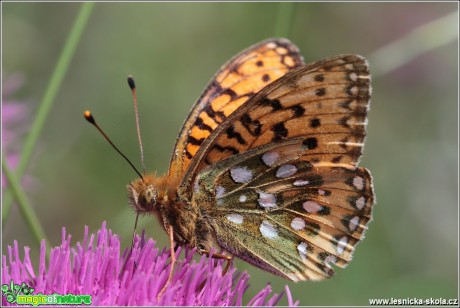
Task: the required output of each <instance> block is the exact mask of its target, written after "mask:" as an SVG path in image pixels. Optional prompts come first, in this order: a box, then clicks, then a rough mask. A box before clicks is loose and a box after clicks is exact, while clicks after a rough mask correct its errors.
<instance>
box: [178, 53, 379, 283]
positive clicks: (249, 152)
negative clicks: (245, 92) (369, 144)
mask: <svg viewBox="0 0 460 308" xmlns="http://www.w3.org/2000/svg"><path fill="white" fill-rule="evenodd" d="M369 100H370V74H369V69H368V65H367V62H366V61H365V60H364V59H363V58H362V57H360V56H357V55H342V56H338V57H333V58H329V59H325V60H323V61H318V62H316V63H313V64H310V65H307V66H302V67H299V68H297V69H295V70H292V71H290V72H289V73H287V74H286V75H285V76H283V77H282V78H280V79H278V80H277V81H275V82H273V83H272V84H270V85H268V86H267V87H265V88H264V89H262V90H261V91H260V92H259V93H258V94H257V95H255V96H254V97H252V98H251V99H250V100H249V101H248V102H247V103H246V104H245V105H244V106H242V107H240V108H239V109H238V110H236V111H235V112H234V113H233V114H232V115H231V116H230V117H229V118H227V119H226V120H225V121H224V122H223V123H221V124H220V125H219V126H218V127H217V128H216V129H215V130H214V132H213V133H212V134H211V136H210V137H209V138H208V139H207V140H206V141H204V143H203V144H202V145H201V148H200V149H199V150H198V152H197V153H196V155H195V157H194V158H193V160H192V162H191V164H190V166H189V168H188V170H187V172H186V173H185V175H184V179H183V182H182V183H181V185H180V186H179V189H178V193H179V196H180V197H181V198H182V199H184V200H191V202H192V204H196V205H200V206H201V205H203V204H206V202H210V203H211V204H212V205H211V206H210V207H209V208H207V215H208V216H209V218H208V219H209V221H210V223H211V224H212V225H213V226H214V230H215V233H216V239H217V242H218V244H219V246H220V247H222V248H224V249H225V250H227V251H229V252H230V253H232V254H235V255H237V256H238V257H240V258H242V259H244V260H246V261H248V262H249V263H252V264H254V265H256V266H258V267H260V268H263V269H265V270H267V271H269V272H272V273H275V274H278V275H281V276H283V277H286V278H288V279H291V280H293V281H300V280H320V279H324V278H327V277H330V276H332V274H333V269H332V267H331V266H330V264H336V265H338V266H340V267H344V266H346V265H347V264H348V263H349V262H350V260H351V258H352V254H353V251H354V248H355V246H356V245H357V243H358V242H359V241H360V240H361V239H362V238H363V236H364V231H365V230H366V229H367V224H368V222H369V221H370V219H371V217H372V213H371V212H372V205H373V203H374V192H373V188H372V178H371V176H370V173H369V172H368V170H367V169H365V168H359V167H357V164H358V161H359V158H360V157H361V153H362V147H363V142H364V138H365V135H366V125H367V111H368V107H369ZM209 200H211V201H209Z"/></svg>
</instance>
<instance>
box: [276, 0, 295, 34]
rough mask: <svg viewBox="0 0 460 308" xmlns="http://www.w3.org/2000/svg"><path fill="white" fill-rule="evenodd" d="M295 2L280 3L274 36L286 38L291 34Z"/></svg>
mask: <svg viewBox="0 0 460 308" xmlns="http://www.w3.org/2000/svg"><path fill="white" fill-rule="evenodd" d="M295 4H296V3H295V2H280V3H279V9H278V16H277V18H276V27H275V36H276V37H288V36H289V35H290V33H291V28H292V20H293V15H294V7H295Z"/></svg>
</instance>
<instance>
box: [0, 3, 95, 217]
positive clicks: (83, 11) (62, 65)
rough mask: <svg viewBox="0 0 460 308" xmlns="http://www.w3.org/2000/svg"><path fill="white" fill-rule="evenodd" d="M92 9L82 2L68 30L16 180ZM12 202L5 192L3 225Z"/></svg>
mask: <svg viewBox="0 0 460 308" xmlns="http://www.w3.org/2000/svg"><path fill="white" fill-rule="evenodd" d="M93 7H94V3H91V2H84V3H82V5H81V7H80V12H79V13H78V15H77V17H76V19H75V21H74V24H73V26H72V29H71V30H70V33H69V36H68V37H67V41H66V42H65V45H64V49H63V50H62V52H61V55H60V56H59V59H58V61H57V63H56V66H55V68H54V72H53V74H52V76H51V79H50V82H49V84H48V87H47V89H46V91H45V94H44V95H43V98H42V100H41V103H40V105H39V108H38V110H37V112H36V116H35V119H34V122H33V124H32V127H31V129H30V133H29V135H28V136H27V139H26V140H25V143H24V148H23V151H22V155H21V159H20V161H19V165H18V168H17V169H16V177H17V178H18V179H21V178H22V176H23V175H24V172H25V170H26V168H27V165H28V163H29V161H30V157H31V155H32V153H33V150H34V148H35V145H36V143H37V140H38V137H39V136H40V134H41V132H42V129H43V126H44V124H45V122H46V118H47V116H48V113H49V111H50V109H51V107H52V106H53V103H54V99H55V97H56V94H57V93H58V91H59V88H60V86H61V83H62V81H63V79H64V77H65V75H66V73H67V70H68V68H69V64H70V62H71V60H72V57H73V55H74V53H75V50H76V49H77V46H78V43H79V41H80V38H81V34H82V33H83V30H84V29H85V27H86V25H87V23H88V19H89V16H90V15H91V12H92V10H93ZM12 202H13V198H12V196H11V193H10V192H8V191H5V195H4V198H3V210H2V222H3V223H5V222H6V221H7V219H8V216H9V213H10V209H11V205H12Z"/></svg>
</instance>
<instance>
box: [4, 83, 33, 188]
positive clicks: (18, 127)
mask: <svg viewBox="0 0 460 308" xmlns="http://www.w3.org/2000/svg"><path fill="white" fill-rule="evenodd" d="M22 84H23V80H22V77H21V76H20V75H13V76H11V77H9V78H7V79H6V81H5V82H4V83H3V93H2V149H3V153H4V154H5V155H6V157H4V159H6V162H7V165H8V166H9V168H10V169H13V170H14V169H15V168H16V166H17V164H18V163H19V159H20V149H21V146H22V144H21V141H22V135H23V134H24V133H25V132H26V130H27V128H28V126H29V125H28V123H27V118H28V116H29V114H28V109H27V107H26V105H25V104H24V102H21V101H16V100H12V99H11V96H13V95H14V93H15V92H16V91H17V90H18V89H19V88H20V87H21V86H22ZM27 181H30V179H28V180H27ZM6 186H7V182H6V179H5V177H4V176H3V172H2V188H4V187H6Z"/></svg>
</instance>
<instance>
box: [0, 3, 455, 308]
mask: <svg viewBox="0 0 460 308" xmlns="http://www.w3.org/2000/svg"><path fill="white" fill-rule="evenodd" d="M81 5H82V4H81V3H3V16H2V24H3V33H2V35H3V50H2V55H3V71H2V73H3V79H2V80H3V81H2V82H3V85H5V83H6V82H8V81H10V82H15V80H16V79H17V77H18V76H20V77H21V78H22V79H23V82H22V84H21V86H20V87H19V89H18V90H17V91H15V92H14V93H9V94H8V97H6V98H5V97H3V104H5V102H6V101H19V102H21V104H23V105H25V106H26V107H27V109H28V110H27V112H26V113H24V115H25V118H24V119H23V120H24V122H23V123H22V124H23V126H24V127H26V129H27V128H30V125H31V122H32V121H33V119H34V116H35V113H36V110H37V108H38V105H39V103H40V101H41V100H42V97H43V95H44V93H45V90H46V88H47V87H48V83H49V80H50V78H51V75H52V72H53V70H54V69H55V66H56V62H57V59H58V57H59V55H60V53H61V51H62V49H63V46H64V44H65V41H66V38H67V37H68V35H69V31H70V29H71V27H72V24H73V22H74V20H75V18H76V16H77V15H78V12H79V10H80V7H81ZM284 9H286V8H284ZM287 9H288V10H289V7H288V8H287ZM292 9H293V12H292V15H291V16H289V15H286V14H284V15H283V14H282V13H281V14H280V10H281V11H282V10H283V8H282V7H281V6H280V4H278V3H97V4H96V5H95V7H94V10H93V11H92V14H91V15H90V17H89V21H88V24H87V27H86V29H85V30H84V32H83V34H82V36H81V40H80V42H79V44H78V46H77V49H76V51H75V54H74V57H73V58H72V61H71V64H70V67H69V69H68V71H67V73H66V75H65V78H64V79H63V82H62V85H61V87H60V88H59V91H58V93H57V96H56V98H55V101H54V105H53V107H52V109H51V112H50V114H49V116H48V117H47V119H46V123H45V125H44V129H43V131H42V133H41V134H40V136H39V139H38V143H37V146H36V147H35V149H34V152H33V155H32V158H31V161H30V164H29V167H28V169H27V174H28V180H27V181H26V183H25V184H24V185H25V186H26V188H25V189H26V192H27V196H28V198H29V200H30V202H31V204H32V206H33V208H34V210H35V212H36V214H37V216H38V217H39V219H40V222H41V223H42V225H43V226H44V229H45V232H46V234H47V236H48V238H49V239H50V241H51V243H52V245H57V244H58V243H60V237H61V227H62V226H65V227H66V229H67V230H68V232H69V233H71V234H72V235H73V241H74V243H75V242H76V241H77V240H80V239H81V238H82V236H83V227H84V226H85V225H88V226H89V227H90V230H91V231H95V230H96V229H97V228H99V227H100V225H101V223H102V221H104V220H106V221H107V223H108V227H109V228H111V229H112V230H113V231H114V232H116V233H118V234H120V235H121V236H122V239H123V247H126V246H128V245H129V242H130V240H131V235H130V233H131V230H132V227H133V224H134V218H135V215H134V213H133V212H132V210H131V209H130V208H129V206H128V204H127V192H126V188H125V187H126V184H127V183H128V182H129V181H131V180H133V179H135V178H136V174H135V173H134V172H133V171H132V170H131V169H130V167H129V166H128V165H127V164H126V163H125V162H124V161H123V160H122V159H121V158H120V157H119V156H118V155H117V154H116V153H115V152H114V151H113V150H112V149H111V148H110V146H109V145H108V144H107V143H106V142H105V140H103V138H102V137H101V136H100V135H99V134H98V133H97V132H96V130H95V129H94V128H93V127H91V126H90V125H89V124H88V123H86V122H85V121H84V119H83V116H82V112H83V110H85V109H91V110H92V111H93V113H94V115H95V116H96V118H97V120H98V122H99V124H100V125H101V126H102V127H103V128H104V129H105V130H106V132H107V134H108V135H109V136H111V138H112V139H113V141H114V142H115V143H116V144H117V145H118V146H119V147H120V148H121V149H122V151H123V152H125V154H126V155H127V156H128V157H130V158H131V159H132V160H133V162H134V163H135V165H138V166H139V165H140V163H139V148H138V144H137V138H136V134H135V121H134V115H133V107H132V103H131V95H130V91H129V88H128V86H127V84H126V76H127V75H128V74H132V75H134V76H135V79H136V83H137V87H138V95H139V102H140V107H139V108H140V122H141V131H142V134H143V140H144V150H145V156H146V162H145V163H146V166H147V169H148V170H152V171H154V170H156V171H157V172H158V173H159V174H162V173H164V172H166V170H167V167H168V163H169V157H170V155H171V152H172V147H173V145H174V142H175V138H176V135H177V133H178V132H179V128H180V126H181V124H182V123H183V121H184V119H185V117H186V116H187V114H188V112H189V110H190V108H191V106H192V104H193V103H194V101H195V100H196V98H197V97H198V96H199V95H200V93H201V91H202V90H203V89H204V88H205V86H206V85H207V82H208V81H209V79H210V78H211V76H213V74H214V73H215V72H216V71H217V70H218V69H219V67H220V65H222V64H223V63H225V62H226V61H227V60H228V59H229V58H230V57H232V56H233V55H235V54H236V53H238V52H239V51H241V50H242V49H244V48H246V47H248V46H250V45H252V44H255V43H257V42H259V41H261V40H263V39H266V38H268V37H273V36H275V35H280V34H282V35H284V36H287V37H288V38H289V39H290V40H291V41H292V42H294V43H295V44H297V45H298V46H299V48H300V50H301V51H302V54H303V55H304V58H305V61H306V62H307V63H308V62H312V61H316V60H319V59H321V58H325V57H328V56H333V55H337V54H341V53H358V54H361V55H363V56H365V57H367V58H368V59H369V61H370V65H371V73H372V75H373V80H372V84H373V98H372V104H371V111H370V113H369V126H368V138H367V143H366V147H365V155H364V158H363V160H362V162H361V166H365V167H367V168H369V169H370V170H371V172H372V174H373V176H374V181H375V190H376V194H377V204H376V206H375V212H374V221H373V222H372V223H371V224H370V229H369V230H368V232H367V234H366V239H365V240H364V241H363V243H361V244H360V245H359V246H358V249H357V250H356V253H355V256H354V260H353V262H352V263H351V264H350V266H349V267H348V268H346V269H337V274H336V276H335V277H334V278H333V279H330V280H328V281H323V282H304V283H297V284H295V283H289V282H287V281H286V280H283V279H281V278H278V277H275V276H273V275H271V274H268V273H265V272H263V271H261V270H258V269H256V268H254V267H252V266H250V265H248V264H246V263H245V262H242V261H237V262H236V265H237V267H238V268H239V269H241V270H247V271H248V272H249V273H250V274H251V276H252V278H251V288H250V289H249V291H248V296H250V295H252V294H254V293H255V292H257V291H258V290H260V289H261V288H262V287H263V286H264V285H265V284H266V283H267V282H271V283H272V286H273V289H274V290H275V291H277V292H279V291H282V289H283V286H284V285H285V284H289V286H290V287H291V290H292V293H293V297H294V298H295V299H300V303H301V304H302V305H312V306H317V305H367V304H368V299H369V298H391V297H393V298H413V297H418V298H430V297H432V298H439V297H444V298H456V297H458V295H457V294H458V293H457V292H458V203H457V196H458V194H457V191H458V160H457V159H458V142H457V141H458V135H457V134H458V132H457V128H458V118H457V115H458V70H457V69H458V60H457V56H458V33H457V21H458V19H457V18H458V13H456V12H458V11H457V10H458V5H457V3H297V4H295V5H294V6H293V7H292ZM279 16H285V17H286V16H287V17H288V18H287V24H286V25H287V26H286V27H283V25H282V23H283V21H282V18H281V19H280V17H279ZM280 20H281V21H280ZM280 23H281V26H280ZM11 80H13V81H11ZM4 94H5V93H4ZM3 108H5V105H3ZM3 124H4V125H5V121H4V123H3ZM4 134H5V132H4ZM25 137H26V135H25V134H23V135H22V136H21V138H19V139H15V140H14V142H15V143H16V146H18V145H19V146H21V142H22V141H23V140H24V138H25ZM10 148H11V145H5V144H3V150H4V151H6V152H7V154H9V153H8V151H9V149H10ZM4 184H5V183H4ZM141 228H146V230H147V233H148V235H150V236H153V237H154V238H155V239H156V240H157V243H158V245H159V246H160V247H162V246H164V245H167V239H166V235H165V234H164V232H163V231H161V230H160V227H159V225H158V223H157V222H156V220H155V219H154V218H150V217H145V218H143V219H142V220H141V223H140V229H141ZM2 231H3V234H2V240H3V243H2V249H3V254H5V248H6V247H7V245H11V244H12V242H13V240H14V239H17V240H18V241H19V245H20V247H21V246H24V245H27V246H30V247H31V249H32V256H33V257H34V258H35V259H37V255H38V250H39V248H38V245H37V243H36V241H35V239H34V237H33V236H32V235H31V232H30V228H29V227H28V226H27V225H26V224H25V223H24V220H23V218H22V216H21V214H20V212H19V210H18V208H17V206H16V205H14V206H13V208H12V210H11V213H10V214H9V216H8V218H7V219H6V221H5V222H4V224H3V227H2ZM282 303H286V302H282Z"/></svg>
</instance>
